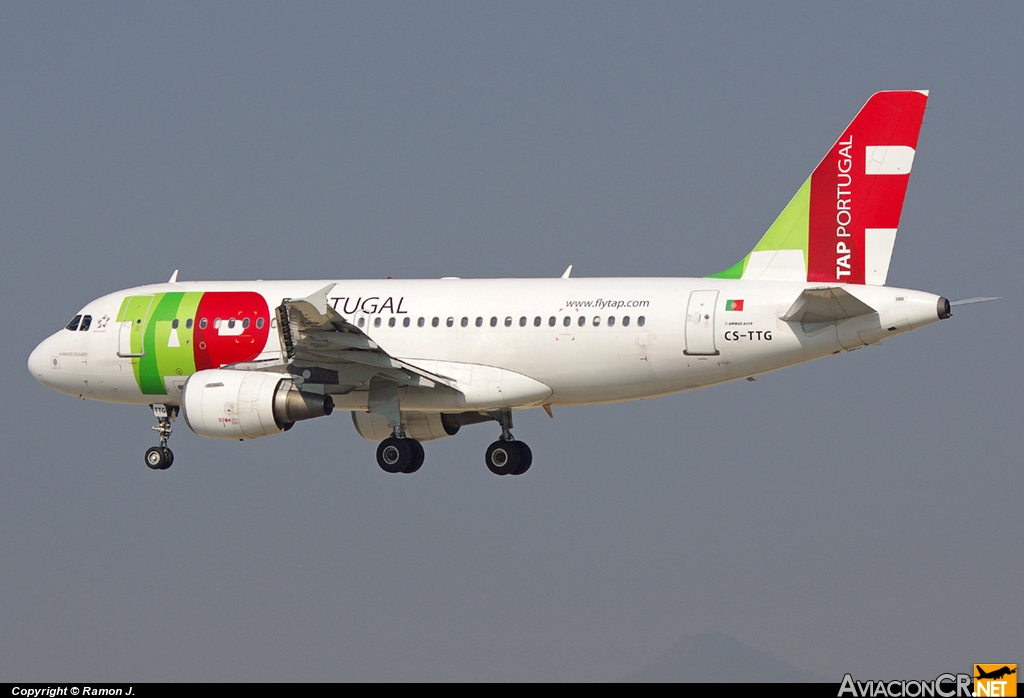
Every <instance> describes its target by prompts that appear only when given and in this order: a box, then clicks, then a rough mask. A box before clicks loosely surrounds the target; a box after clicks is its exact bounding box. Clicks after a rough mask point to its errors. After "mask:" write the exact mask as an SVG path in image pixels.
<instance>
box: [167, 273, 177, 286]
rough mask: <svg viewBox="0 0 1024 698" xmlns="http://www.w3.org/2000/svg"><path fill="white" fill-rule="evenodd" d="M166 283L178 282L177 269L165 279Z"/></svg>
mask: <svg viewBox="0 0 1024 698" xmlns="http://www.w3.org/2000/svg"><path fill="white" fill-rule="evenodd" d="M167 283H169V284H176V283H178V270H177V269H175V270H174V273H173V274H171V278H169V279H168V280H167Z"/></svg>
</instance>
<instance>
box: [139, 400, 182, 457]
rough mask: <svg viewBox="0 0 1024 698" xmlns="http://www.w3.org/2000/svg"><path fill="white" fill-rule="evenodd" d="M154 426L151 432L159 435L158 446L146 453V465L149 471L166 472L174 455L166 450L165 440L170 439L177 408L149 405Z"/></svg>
mask: <svg viewBox="0 0 1024 698" xmlns="http://www.w3.org/2000/svg"><path fill="white" fill-rule="evenodd" d="M150 407H151V408H152V409H153V416H154V417H156V422H157V423H156V426H155V427H153V431H155V432H156V433H157V434H159V435H160V445H159V446H153V447H152V448H150V449H148V450H147V451H146V465H147V466H148V467H149V469H150V470H167V469H168V468H170V467H171V465H172V464H173V463H174V454H173V453H172V452H171V449H169V448H167V440H168V439H169V438H171V422H173V421H174V420H175V418H176V417H177V416H178V410H179V409H180V408H179V407H176V406H175V405H150Z"/></svg>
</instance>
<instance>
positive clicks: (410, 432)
mask: <svg viewBox="0 0 1024 698" xmlns="http://www.w3.org/2000/svg"><path fill="white" fill-rule="evenodd" d="M453 416H454V415H447V414H440V413H438V412H403V413H402V429H404V430H405V435H406V436H408V437H410V438H413V439H416V440H417V441H432V440H433V439H443V438H444V437H446V436H455V435H456V434H457V433H458V432H459V426H460V425H459V424H458V423H456V420H455V419H453V418H452V417H453ZM352 424H354V425H355V427H356V431H357V432H358V433H359V435H360V436H361V437H363V438H364V439H366V440H367V441H375V442H379V441H383V440H384V439H386V438H388V437H390V436H391V424H389V423H388V420H387V418H386V417H383V416H381V415H379V414H375V413H373V412H353V413H352Z"/></svg>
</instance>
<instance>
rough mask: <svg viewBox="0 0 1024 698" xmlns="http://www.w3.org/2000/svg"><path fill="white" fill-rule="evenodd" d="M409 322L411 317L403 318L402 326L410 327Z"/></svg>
mask: <svg viewBox="0 0 1024 698" xmlns="http://www.w3.org/2000/svg"><path fill="white" fill-rule="evenodd" d="M409 322H410V319H409V318H407V317H404V318H402V327H408V326H409Z"/></svg>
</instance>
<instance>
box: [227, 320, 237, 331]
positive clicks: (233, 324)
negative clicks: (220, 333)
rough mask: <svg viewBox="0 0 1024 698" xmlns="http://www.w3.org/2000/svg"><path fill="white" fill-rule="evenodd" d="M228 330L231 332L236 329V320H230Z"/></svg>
mask: <svg viewBox="0 0 1024 698" xmlns="http://www.w3.org/2000/svg"><path fill="white" fill-rule="evenodd" d="M228 329H229V330H233V329H235V318H231V319H230V320H228Z"/></svg>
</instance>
